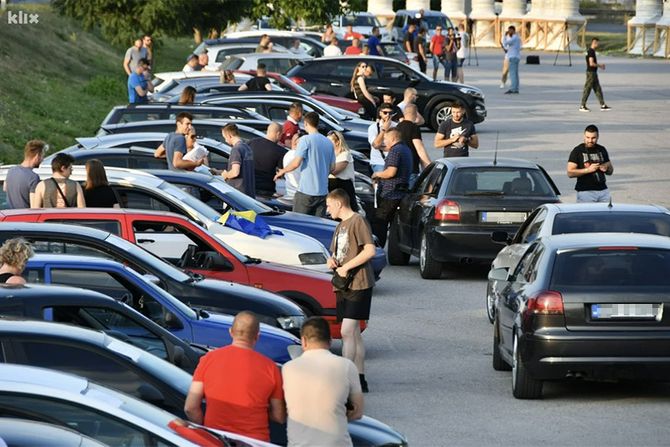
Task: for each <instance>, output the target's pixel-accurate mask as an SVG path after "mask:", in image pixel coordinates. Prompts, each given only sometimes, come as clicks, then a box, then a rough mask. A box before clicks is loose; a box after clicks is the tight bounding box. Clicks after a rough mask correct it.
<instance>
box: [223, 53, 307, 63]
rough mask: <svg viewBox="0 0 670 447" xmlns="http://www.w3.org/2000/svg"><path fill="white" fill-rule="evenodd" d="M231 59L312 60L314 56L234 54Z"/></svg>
mask: <svg viewBox="0 0 670 447" xmlns="http://www.w3.org/2000/svg"><path fill="white" fill-rule="evenodd" d="M230 58H231V59H234V58H237V59H245V60H250V61H253V60H256V59H305V60H309V59H312V56H307V55H304V54H297V53H246V54H233V55H231V56H230Z"/></svg>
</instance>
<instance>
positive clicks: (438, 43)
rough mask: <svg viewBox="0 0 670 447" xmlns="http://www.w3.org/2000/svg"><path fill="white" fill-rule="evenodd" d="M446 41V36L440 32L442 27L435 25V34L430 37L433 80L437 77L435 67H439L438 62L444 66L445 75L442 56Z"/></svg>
mask: <svg viewBox="0 0 670 447" xmlns="http://www.w3.org/2000/svg"><path fill="white" fill-rule="evenodd" d="M446 43H447V38H446V37H445V36H444V35H443V34H442V27H441V26H440V25H437V26H436V27H435V34H434V35H433V37H432V38H431V39H430V46H429V49H430V53H431V54H432V55H433V81H434V80H436V79H437V69H438V68H439V67H440V64H442V66H444V70H445V75H444V76H445V77H446V76H447V75H446V70H447V62H446V59H445V58H444V54H443V53H444V46H445V45H446Z"/></svg>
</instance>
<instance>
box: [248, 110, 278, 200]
mask: <svg viewBox="0 0 670 447" xmlns="http://www.w3.org/2000/svg"><path fill="white" fill-rule="evenodd" d="M279 137H281V126H280V125H279V124H277V123H274V122H272V123H270V125H269V126H268V129H267V132H266V133H265V137H258V138H254V139H253V140H250V141H249V147H250V148H251V152H253V156H254V171H255V176H256V193H257V194H259V195H261V196H272V195H273V194H274V193H275V182H274V180H272V179H273V178H274V176H275V174H276V173H277V171H278V170H279V169H281V168H282V167H283V166H284V162H283V159H284V155H286V149H285V148H283V147H282V146H280V145H279V144H277V143H278V142H279Z"/></svg>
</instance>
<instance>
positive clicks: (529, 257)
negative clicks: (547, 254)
mask: <svg viewBox="0 0 670 447" xmlns="http://www.w3.org/2000/svg"><path fill="white" fill-rule="evenodd" d="M539 247H540V246H539V244H535V245H532V246H530V247H529V248H528V250H526V253H524V255H523V257H522V258H521V260H520V261H519V263H518V264H517V266H516V269H515V270H514V277H515V278H516V281H520V282H530V280H531V274H532V271H533V269H534V266H535V263H536V262H537V259H538V257H537V256H536V254H537V253H538V252H539V251H540V250H539Z"/></svg>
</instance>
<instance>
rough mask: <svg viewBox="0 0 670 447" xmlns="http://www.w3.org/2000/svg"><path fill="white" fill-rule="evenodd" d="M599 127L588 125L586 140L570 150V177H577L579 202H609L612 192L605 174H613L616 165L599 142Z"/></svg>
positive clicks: (585, 131)
mask: <svg viewBox="0 0 670 447" xmlns="http://www.w3.org/2000/svg"><path fill="white" fill-rule="evenodd" d="M598 136H599V134H598V128H597V127H596V126H595V125H594V124H590V125H588V126H586V129H585V130H584V142H583V143H582V144H580V145H579V146H577V147H575V148H574V149H573V150H572V152H570V158H569V159H568V169H567V173H568V177H570V178H573V177H577V184H576V185H575V190H576V191H577V202H609V200H610V192H609V189H607V184H606V183H605V175H612V173H613V172H614V167H613V166H612V162H611V161H610V157H609V154H608V153H607V149H605V148H604V147H603V146H601V145H599V144H598Z"/></svg>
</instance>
